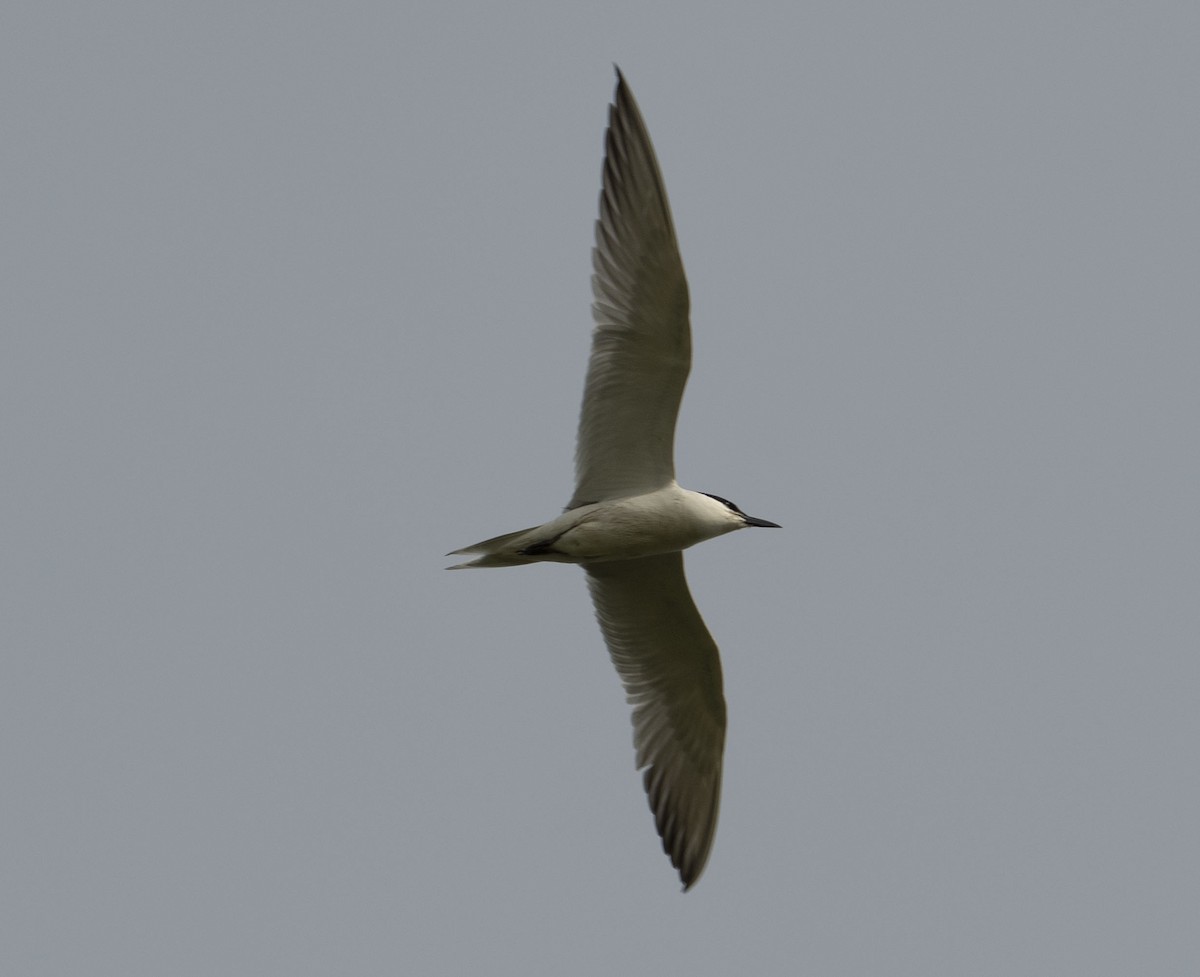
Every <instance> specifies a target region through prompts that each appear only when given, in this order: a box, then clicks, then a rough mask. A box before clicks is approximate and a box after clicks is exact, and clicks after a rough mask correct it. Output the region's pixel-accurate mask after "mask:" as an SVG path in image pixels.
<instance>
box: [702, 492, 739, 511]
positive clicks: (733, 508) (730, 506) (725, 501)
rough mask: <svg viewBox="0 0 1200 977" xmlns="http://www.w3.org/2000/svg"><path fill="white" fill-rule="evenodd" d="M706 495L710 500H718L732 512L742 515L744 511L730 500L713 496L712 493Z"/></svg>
mask: <svg viewBox="0 0 1200 977" xmlns="http://www.w3.org/2000/svg"><path fill="white" fill-rule="evenodd" d="M704 494H705V495H707V496H708V497H709V498H710V499H716V500H717V501H718V502H720V503H721V505H723V506H725V508H726V509H728V510H729V511H730V512H737V513H739V514H740V513H741V511H742V510H741V509H739V508H738V507H737V506H736V505H734V504H733V503H732V502H730V501H729V500H728V499H723V498H721V497H720V496H719V495H713V494H712V493H711V492H705V493H704Z"/></svg>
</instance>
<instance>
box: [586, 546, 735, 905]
mask: <svg viewBox="0 0 1200 977" xmlns="http://www.w3.org/2000/svg"><path fill="white" fill-rule="evenodd" d="M584 569H585V570H587V574H588V588H589V589H590V591H591V595H592V602H593V603H594V605H595V608H596V618H597V620H598V621H599V622H600V630H601V631H602V632H603V634H604V640H605V643H606V644H607V645H608V651H609V654H610V655H611V656H612V660H613V664H614V665H615V666H616V668H617V672H618V674H619V675H620V676H621V682H622V683H623V684H624V686H625V692H626V697H627V699H628V701H629V703H630V704H631V705H632V706H633V717H632V718H633V743H634V749H635V750H636V751H637V766H638V769H639V770H641V769H644V770H645V773H644V774H643V782H644V784H645V788H646V795H647V799H648V800H649V803H650V809H651V811H653V812H654V822H655V826H656V827H657V829H658V833H659V836H660V837H661V838H662V843H663V850H664V851H665V852H666V853H667V855H668V856H670V859H671V863H672V864H673V865H674V866H675V868H676V869H678V870H679V876H680V878H681V879H682V880H683V887H684V889H685V890H686V889H688V888H690V887H691V886H692V885H693V884H694V883H695V882H696V880H697V879H698V878H699V877H700V873H701V872H702V871H703V870H704V866H705V863H706V862H707V861H708V854H709V851H710V850H711V848H712V843H713V836H714V835H715V834H716V830H717V813H718V808H719V806H720V799H721V765H722V755H723V753H724V748H725V696H724V693H723V691H722V689H723V682H722V678H721V660H720V656H719V654H718V652H717V646H716V643H715V642H714V641H713V639H712V636H711V635H710V634H709V633H708V628H706V627H705V625H704V621H703V619H702V618H701V617H700V612H699V611H698V610H697V609H696V604H695V602H694V601H693V600H692V596H691V593H690V592H689V591H688V586H687V579H686V578H685V577H684V572H683V554H682V553H667V554H664V555H661V556H648V557H643V558H641V559H637V560H618V561H614V562H611V563H593V564H588V565H587V566H585V567H584Z"/></svg>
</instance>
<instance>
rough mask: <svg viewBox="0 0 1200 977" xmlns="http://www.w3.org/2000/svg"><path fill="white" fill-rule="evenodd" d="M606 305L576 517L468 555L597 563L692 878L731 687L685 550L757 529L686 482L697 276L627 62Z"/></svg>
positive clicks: (608, 197)
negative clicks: (681, 476)
mask: <svg viewBox="0 0 1200 977" xmlns="http://www.w3.org/2000/svg"><path fill="white" fill-rule="evenodd" d="M592 265H593V275H592V292H593V296H594V301H593V304H592V315H593V318H594V319H595V322H596V328H595V331H594V333H593V336H592V355H591V359H590V360H589V362H588V373H587V383H586V386H585V389H584V395H583V411H582V413H581V416H580V419H579V438H578V444H577V448H576V453H575V475H576V480H575V494H574V497H573V498H572V499H571V501H570V503H569V504H568V506H567V509H566V511H565V512H563V513H562V515H560V516H557V517H556V518H554V519H551V520H550V521H549V522H547V523H544V524H543V525H541V526H535V527H533V528H531V529H523V530H520V531H518V532H515V533H507V534H505V535H503V536H497V537H495V538H494V539H488V540H484V541H483V542H482V543H476V544H475V545H474V546H468V547H465V548H464V549H461V550H455V551H454V552H455V553H456V554H457V553H462V554H468V555H474V556H475V557H476V558H475V559H473V560H470V561H469V562H467V563H460V564H458V566H457V567H452V568H451V569H458V568H463V567H501V566H516V565H519V564H523V563H538V562H546V561H549V562H557V563H579V564H582V565H583V567H584V569H585V570H586V571H587V575H588V588H589V590H590V591H591V594H592V601H593V603H594V604H595V607H596V617H597V620H598V621H599V622H600V629H601V630H602V631H603V633H604V639H605V642H606V643H607V645H608V650H609V653H610V655H611V656H612V660H613V664H615V665H616V667H617V671H618V673H619V674H620V676H621V681H622V682H623V683H624V685H625V690H626V693H627V696H628V699H629V702H630V703H631V704H632V705H633V706H634V710H633V727H634V737H633V739H634V747H635V749H636V751H637V765H638V768H639V769H642V768H644V769H645V774H644V782H645V787H646V793H647V795H648V797H649V800H650V808H651V810H652V811H653V812H654V818H655V825H656V827H657V828H658V833H659V835H661V836H662V840H663V848H664V849H665V851H666V852H667V854H668V855H669V856H670V857H671V862H672V863H673V864H674V865H675V867H676V868H678V869H679V874H680V877H681V878H682V879H683V883H684V888H688V887H690V886H691V885H692V884H693V883H694V882H695V881H696V879H697V878H698V877H699V875H700V873H701V871H703V869H704V865H705V862H706V861H707V859H708V853H709V850H710V848H711V847H712V840H713V835H714V833H715V831H716V825H717V809H718V806H719V802H720V794H721V763H722V754H723V751H724V746H725V698H724V695H723V693H722V683H721V662H720V657H719V655H718V653H717V646H716V644H715V643H714V642H713V639H712V637H711V636H710V635H709V633H708V629H707V628H706V627H705V626H704V621H703V620H702V619H701V617H700V613H699V611H698V610H697V609H696V605H695V604H694V603H693V601H692V598H691V594H690V593H688V587H687V581H686V579H685V578H684V575H683V557H682V556H681V551H682V550H685V549H687V548H688V547H689V546H693V545H695V544H696V543H699V542H702V541H704V540H706V539H712V538H713V537H714V536H720V535H723V534H724V533H729V532H733V531H734V530H736V529H745V528H746V527H747V526H774V525H775V523H773V522H767V521H766V520H763V519H755V518H753V517H752V516H747V515H746V514H745V513H744V512H742V511H741V510H740V509H739V508H738V507H737V506H735V505H734V504H733V503H732V502H728V501H726V500H725V499H722V498H720V497H719V496H714V495H707V494H704V493H701V492H692V491H689V490H688V489H685V488H681V487H680V486H679V485H678V484H677V483H676V481H675V462H674V456H673V455H674V449H673V444H674V439H675V418H676V416H677V414H678V413H679V402H680V398H681V397H682V396H683V388H684V384H685V383H686V382H687V375H688V371H689V369H690V367H691V357H692V345H691V329H690V326H689V324H688V290H687V279H686V278H685V277H684V273H683V262H682V261H681V260H680V257H679V248H678V245H677V244H676V241H675V229H674V227H673V226H672V222H671V213H670V209H669V207H668V205H667V196H666V191H665V190H664V189H663V183H662V176H661V174H660V173H659V170H658V163H657V161H656V160H655V158H654V150H653V148H652V147H651V145H650V136H649V134H648V133H647V132H646V126H645V123H644V122H643V121H642V117H641V113H640V112H639V111H638V108H637V105H636V103H635V102H634V100H633V96H632V95H631V94H630V92H629V88H628V86H627V85H626V84H625V80H624V78H622V77H621V74H620V72H619V71H618V72H617V91H616V95H615V96H614V99H613V104H612V106H611V107H610V109H609V124H608V131H607V133H606V135H605V158H604V175H603V188H602V190H601V194H600V219H599V220H598V221H597V222H596V246H595V248H594V250H593V252H592Z"/></svg>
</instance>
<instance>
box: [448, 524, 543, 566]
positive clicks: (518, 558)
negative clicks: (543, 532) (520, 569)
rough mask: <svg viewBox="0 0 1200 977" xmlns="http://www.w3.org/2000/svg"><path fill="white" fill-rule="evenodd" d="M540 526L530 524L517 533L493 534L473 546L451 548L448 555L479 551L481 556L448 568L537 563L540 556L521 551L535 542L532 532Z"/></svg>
mask: <svg viewBox="0 0 1200 977" xmlns="http://www.w3.org/2000/svg"><path fill="white" fill-rule="evenodd" d="M538 528H539V527H538V526H530V527H529V528H528V529H518V530H517V531H516V532H515V533H505V534H504V535H503V536H493V537H492V538H491V539H485V540H484V541H483V542H482V543H475V544H473V545H471V546H464V547H463V548H462V549H461V550H451V551H450V552H449V553H447V554H446V555H447V556H459V555H467V554H470V553H479V554H481V556H480V557H479V559H477V560H470V561H468V562H467V563H456V564H455V565H454V566H452V567H446V569H447V570H466V569H469V568H471V567H515V566H520V565H521V564H522V563H536V562H538V558H537V557H536V556H530V555H527V554H523V553H521V552H520V551H521V550H522V549H525V548H526V547H527V546H529V545H531V544H532V543H534V542H535V540H534V539H533V538H531V536H530V534H531V533H532V532H533V531H534V530H535V529H538Z"/></svg>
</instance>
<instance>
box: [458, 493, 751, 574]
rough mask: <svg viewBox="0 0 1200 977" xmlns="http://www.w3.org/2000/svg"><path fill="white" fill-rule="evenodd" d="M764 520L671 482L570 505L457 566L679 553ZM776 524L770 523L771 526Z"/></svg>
mask: <svg viewBox="0 0 1200 977" xmlns="http://www.w3.org/2000/svg"><path fill="white" fill-rule="evenodd" d="M747 519H750V520H751V522H750V524H751V525H754V524H761V520H754V519H753V518H752V517H749V516H745V515H744V514H741V513H735V512H734V511H733V510H731V509H730V508H729V505H728V504H726V503H725V502H723V501H722V500H720V499H716V498H713V496H711V495H705V494H704V493H703V492H691V491H689V490H688V489H685V488H680V487H679V486H678V485H676V484H675V482H673V481H672V482H671V484H670V485H667V486H666V487H664V488H661V489H656V490H655V491H653V492H646V493H644V494H642V495H631V496H627V497H626V498H623V499H612V500H611V501H608V502H592V503H590V504H588V505H581V506H579V507H578V508H575V509H568V510H567V511H566V512H564V513H563V514H562V515H561V516H558V517H557V518H555V519H551V520H550V521H549V522H547V523H544V524H543V525H541V526H534V527H533V528H531V529H523V530H521V531H520V532H516V533H508V534H506V535H504V536H497V537H496V538H495V539H489V540H485V541H484V542H482V543H476V544H475V545H474V546H469V547H467V548H466V549H464V550H459V551H456V552H462V553H475V552H479V553H484V554H486V555H484V556H482V557H480V558H479V559H478V560H473V561H471V562H470V563H462V564H459V566H457V567H451V568H450V569H452V570H459V569H463V568H466V567H475V566H516V565H517V564H520V563H537V562H541V561H551V562H554V563H583V564H591V563H608V562H610V561H612V560H634V559H637V558H638V557H643V556H658V555H659V554H661V553H677V552H679V551H680V550H686V549H687V548H688V547H689V546H695V545H696V544H697V543H702V542H704V540H706V539H712V538H713V537H714V536H721V535H723V534H725V533H731V532H733V531H734V530H735V529H744V528H745V527H746V525H747ZM768 525H770V524H768Z"/></svg>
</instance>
